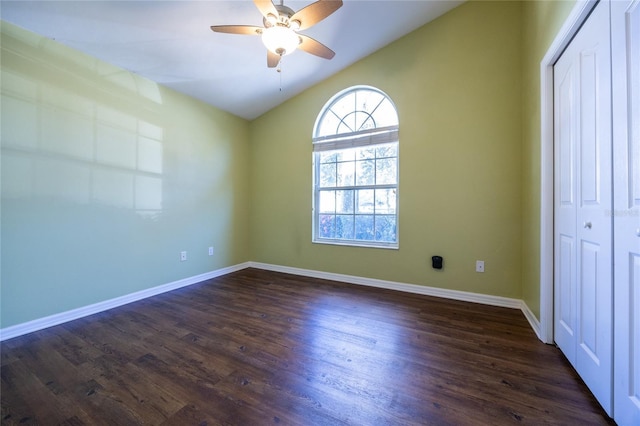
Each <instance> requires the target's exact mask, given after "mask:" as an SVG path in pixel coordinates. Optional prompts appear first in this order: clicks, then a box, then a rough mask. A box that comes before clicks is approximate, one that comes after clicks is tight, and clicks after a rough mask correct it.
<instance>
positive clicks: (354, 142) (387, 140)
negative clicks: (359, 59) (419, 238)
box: [312, 85, 400, 249]
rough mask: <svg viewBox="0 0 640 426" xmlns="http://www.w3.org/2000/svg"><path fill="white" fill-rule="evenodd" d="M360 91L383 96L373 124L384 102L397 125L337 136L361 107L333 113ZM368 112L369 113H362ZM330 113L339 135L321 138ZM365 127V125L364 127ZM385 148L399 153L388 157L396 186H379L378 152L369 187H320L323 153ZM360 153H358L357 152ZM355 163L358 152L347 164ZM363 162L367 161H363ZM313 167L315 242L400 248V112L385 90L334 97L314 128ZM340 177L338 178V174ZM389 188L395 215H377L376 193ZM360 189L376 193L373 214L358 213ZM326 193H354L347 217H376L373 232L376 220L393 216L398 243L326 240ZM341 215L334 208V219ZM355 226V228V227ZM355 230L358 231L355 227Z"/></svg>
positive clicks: (355, 88)
mask: <svg viewBox="0 0 640 426" xmlns="http://www.w3.org/2000/svg"><path fill="white" fill-rule="evenodd" d="M359 91H370V92H375V93H377V94H379V95H381V98H380V101H379V102H378V104H377V106H376V107H375V108H374V109H373V111H372V113H371V114H369V118H371V121H372V122H373V123H374V124H375V118H374V117H373V113H375V110H376V109H377V108H378V107H379V106H380V105H382V104H383V103H384V102H388V103H389V105H390V106H391V107H392V108H393V113H394V114H395V116H394V117H392V118H393V119H392V121H393V122H394V123H395V124H393V125H390V126H384V127H375V126H374V127H373V128H368V129H365V130H361V131H355V132H349V133H337V132H338V131H339V130H338V129H339V128H340V126H341V125H342V124H344V118H345V117H347V116H349V115H352V114H357V113H358V112H360V111H358V110H357V108H356V107H355V104H354V109H353V110H352V111H347V112H346V113H344V115H343V116H342V117H338V116H337V115H336V114H335V112H333V111H332V110H331V108H332V107H333V106H334V105H335V104H336V103H338V102H339V101H341V100H342V99H344V98H345V97H346V96H351V95H352V94H353V93H356V95H355V96H356V98H354V99H357V92H359ZM362 112H365V113H367V112H366V111H362ZM328 113H334V115H335V116H336V117H337V118H338V124H337V129H336V134H331V135H326V134H325V135H323V136H317V135H318V134H319V132H320V130H321V128H320V126H321V125H322V123H323V120H324V118H325V117H326V116H327V114H328ZM369 118H367V119H365V120H364V121H363V122H362V123H363V124H362V125H364V123H366V122H367V121H368V120H369ZM361 127H362V126H361ZM384 145H393V146H394V150H395V156H393V157H388V158H394V159H395V183H391V184H389V183H385V184H377V183H376V178H375V177H376V168H375V167H376V162H377V161H378V157H377V152H378V151H377V150H376V151H375V152H376V155H374V157H373V158H372V160H373V161H374V182H373V183H372V184H367V185H362V184H361V185H358V184H357V182H356V181H354V182H352V184H351V185H338V182H337V181H336V185H335V186H328V187H326V186H325V187H321V186H320V174H321V173H320V167H321V161H320V158H321V155H322V154H323V153H329V152H341V151H342V152H345V151H347V152H348V150H350V149H357V148H367V147H371V148H377V147H383V146H384ZM356 152H357V151H356ZM350 161H353V163H354V167H355V165H356V164H357V163H358V159H357V158H356V157H355V153H354V160H348V161H345V162H344V163H346V162H350ZM360 161H363V160H360ZM339 163H340V162H339V161H338V160H336V161H335V164H336V165H338V164H339ZM322 164H329V163H322ZM312 167H313V173H312V174H313V182H312V186H313V188H312V190H313V197H312V198H313V203H312V242H313V243H316V244H329V245H339V246H352V247H369V248H383V249H399V247H400V241H399V240H400V238H399V236H400V233H399V220H398V218H399V206H400V202H399V200H400V197H399V195H400V190H399V189H400V140H399V120H398V110H397V108H396V106H395V104H394V103H393V101H392V100H391V98H390V97H389V96H388V95H387V94H386V93H384V92H383V91H381V90H380V89H377V88H375V87H371V86H362V85H360V86H352V87H349V88H347V89H345V90H343V91H341V92H339V93H337V94H336V95H334V96H333V97H332V98H331V99H330V100H329V101H328V102H327V103H326V104H325V105H324V106H323V108H322V110H321V111H320V113H319V114H318V117H317V119H316V123H315V125H314V130H313V152H312ZM336 178H337V172H336ZM388 189H393V190H394V192H395V206H394V213H393V214H384V213H378V214H376V213H375V193H376V190H388ZM359 190H371V191H373V193H374V196H373V197H374V198H373V200H374V201H373V203H374V206H373V211H372V212H371V213H370V214H369V213H358V212H357V204H356V200H357V195H356V194H355V191H359ZM324 191H354V195H353V197H354V199H353V200H354V205H353V211H352V212H351V213H345V215H349V216H352V217H353V220H354V223H355V220H356V217H357V216H359V215H366V216H372V219H373V221H374V224H373V230H374V232H375V229H376V225H375V221H376V219H377V218H382V217H388V216H393V218H394V220H395V241H381V240H375V235H374V239H372V240H364V239H355V235H354V238H353V239H347V238H326V237H320V235H319V234H320V217H321V216H322V215H323V213H322V212H320V211H318V209H319V206H320V196H321V193H322V192H324ZM339 214H340V213H339V212H338V211H337V209H334V212H333V216H334V218H336V217H337V216H338V215H339ZM354 227H355V225H354ZM354 230H355V228H354Z"/></svg>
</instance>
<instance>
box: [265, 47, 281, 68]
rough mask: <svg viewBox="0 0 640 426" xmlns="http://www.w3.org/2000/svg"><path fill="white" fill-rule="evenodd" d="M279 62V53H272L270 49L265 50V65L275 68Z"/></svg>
mask: <svg viewBox="0 0 640 426" xmlns="http://www.w3.org/2000/svg"><path fill="white" fill-rule="evenodd" d="M279 62H280V55H278V54H275V53H273V52H272V51H270V50H267V66H268V67H269V68H275V67H277V66H278V63H279Z"/></svg>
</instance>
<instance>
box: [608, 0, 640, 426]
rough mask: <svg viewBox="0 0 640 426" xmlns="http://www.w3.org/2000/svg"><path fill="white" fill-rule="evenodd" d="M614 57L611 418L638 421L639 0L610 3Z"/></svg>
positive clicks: (622, 421) (639, 328)
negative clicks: (613, 334)
mask: <svg viewBox="0 0 640 426" xmlns="http://www.w3.org/2000/svg"><path fill="white" fill-rule="evenodd" d="M611 25H612V28H611V30H612V32H611V36H612V41H611V44H612V61H613V70H614V73H613V74H614V75H613V124H614V132H613V144H614V154H613V156H614V188H615V190H614V209H613V217H614V241H615V248H614V253H615V255H614V256H615V259H614V262H615V265H616V268H615V283H614V295H615V305H614V306H615V315H614V324H615V339H614V341H615V345H614V354H615V355H614V372H615V374H614V377H615V380H614V395H615V396H614V418H615V420H616V422H617V423H618V424H619V425H620V426H625V425H640V0H635V1H629V0H625V1H614V2H612V4H611Z"/></svg>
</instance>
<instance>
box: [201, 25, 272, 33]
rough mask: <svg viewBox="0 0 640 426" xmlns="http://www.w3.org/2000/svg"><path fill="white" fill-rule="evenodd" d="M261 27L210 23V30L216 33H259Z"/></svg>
mask: <svg viewBox="0 0 640 426" xmlns="http://www.w3.org/2000/svg"><path fill="white" fill-rule="evenodd" d="M263 29H264V28H262V27H254V26H251V25H212V26H211V31H214V32H216V33H228V34H243V35H260V34H262V30H263Z"/></svg>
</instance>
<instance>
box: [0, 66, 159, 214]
mask: <svg viewBox="0 0 640 426" xmlns="http://www.w3.org/2000/svg"><path fill="white" fill-rule="evenodd" d="M0 77H1V78H2V81H3V85H2V106H3V114H2V156H3V167H5V168H6V169H5V176H6V178H5V180H4V182H3V198H32V197H54V198H58V199H64V200H66V201H70V202H74V203H80V204H87V203H98V204H104V205H108V206H113V207H119V208H125V209H132V210H135V211H136V213H138V214H140V215H144V216H151V217H153V216H155V215H157V214H160V213H161V211H162V167H163V164H162V161H163V146H162V143H163V133H164V130H163V128H162V127H160V126H158V125H155V124H152V123H148V122H146V121H144V120H140V119H138V118H136V117H134V116H132V115H128V114H126V113H123V112H121V111H117V110H115V109H113V108H110V107H109V106H106V105H100V104H98V103H96V102H95V101H93V100H91V99H88V98H85V97H83V96H81V95H74V94H69V93H61V91H60V89H58V88H56V87H52V86H51V85H49V84H47V83H46V82H43V81H39V80H29V79H27V78H26V77H25V76H24V75H18V74H16V73H13V72H11V71H9V70H2V73H1V76H0Z"/></svg>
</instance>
